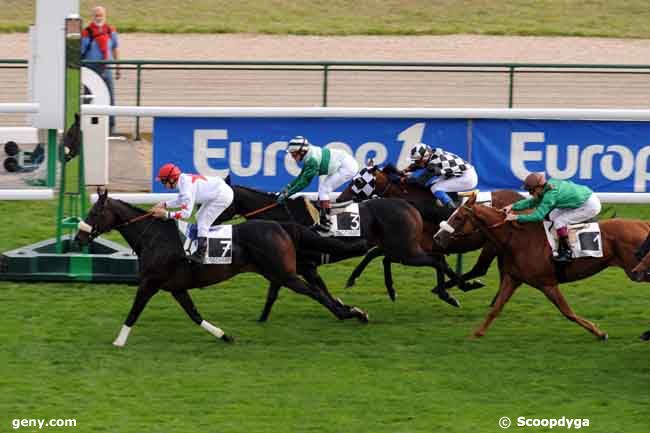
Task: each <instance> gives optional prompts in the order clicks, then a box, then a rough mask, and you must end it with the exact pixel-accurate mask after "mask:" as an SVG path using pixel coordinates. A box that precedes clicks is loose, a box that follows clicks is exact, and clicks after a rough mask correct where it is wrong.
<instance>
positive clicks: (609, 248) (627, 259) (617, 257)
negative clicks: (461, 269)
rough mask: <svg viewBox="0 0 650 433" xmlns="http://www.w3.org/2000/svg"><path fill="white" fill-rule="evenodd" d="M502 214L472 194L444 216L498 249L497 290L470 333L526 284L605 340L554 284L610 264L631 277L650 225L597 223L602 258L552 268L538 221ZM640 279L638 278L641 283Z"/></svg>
mask: <svg viewBox="0 0 650 433" xmlns="http://www.w3.org/2000/svg"><path fill="white" fill-rule="evenodd" d="M505 215H506V214H505V212H503V211H501V210H499V209H494V208H490V207H487V206H482V205H478V204H476V197H475V196H474V197H472V198H471V199H470V200H469V201H468V202H467V203H466V204H465V205H464V206H461V207H460V208H458V209H457V210H456V211H455V212H454V213H453V215H452V216H451V217H450V218H449V220H448V224H449V225H450V226H451V227H453V229H454V230H455V232H456V233H458V232H460V233H470V232H473V231H475V230H476V229H478V230H480V231H482V232H483V233H484V234H485V236H487V237H488V238H489V239H490V240H491V241H492V242H493V243H494V244H496V245H497V246H498V247H499V250H500V251H501V252H502V259H503V263H502V266H501V267H500V273H501V285H500V288H499V293H498V295H497V299H496V302H495V304H494V306H493V307H492V309H491V310H490V312H489V313H488V315H487V318H486V319H485V321H484V322H483V324H481V326H480V327H479V328H478V329H477V330H476V331H475V332H474V336H476V337H481V336H483V335H484V334H485V332H486V331H487V328H488V327H489V326H490V324H491V323H492V321H493V320H494V319H495V318H496V317H497V316H498V315H499V313H500V312H501V310H502V309H503V306H504V305H505V304H506V302H508V300H509V299H510V297H511V296H512V294H513V293H514V291H515V290H516V289H517V288H518V287H519V286H520V285H521V284H522V283H526V284H529V285H531V286H533V287H535V288H536V289H538V290H540V291H542V292H543V293H544V295H546V297H547V298H548V299H549V300H550V301H551V302H552V303H553V304H554V305H555V306H556V307H557V308H558V309H559V310H560V311H561V312H562V314H563V315H564V316H565V317H566V318H567V319H569V320H571V321H573V322H576V323H578V324H579V325H580V326H582V327H584V328H585V329H587V330H588V331H589V332H591V333H593V334H594V335H596V336H597V337H599V338H601V339H607V334H606V333H605V332H603V331H601V330H600V329H598V328H597V327H596V325H594V324H593V323H591V322H590V321H588V320H586V319H584V318H582V317H580V316H578V315H576V314H575V313H574V312H573V310H572V309H571V307H569V304H568V303H567V301H566V300H565V299H564V296H563V295H562V293H561V292H560V289H559V284H560V283H563V282H569V281H576V280H581V279H583V278H587V277H590V276H592V275H595V274H597V273H598V272H600V271H602V270H603V269H605V268H607V267H610V266H618V267H621V268H623V270H624V271H625V272H626V274H627V275H628V276H630V277H632V269H633V268H634V266H635V265H636V263H637V259H636V257H635V255H634V253H635V251H637V249H638V248H639V246H640V245H641V244H642V243H643V241H644V240H645V239H646V237H647V236H648V234H649V233H650V224H649V223H647V222H644V221H638V220H622V219H611V220H606V221H602V222H600V230H601V242H602V247H603V257H601V258H591V257H589V258H580V259H575V260H574V261H573V262H571V263H569V264H567V265H566V266H564V267H562V268H556V267H555V265H554V263H553V261H552V251H551V248H550V246H549V245H548V242H547V239H546V233H545V231H544V227H543V225H542V224H517V223H507V222H506V221H505ZM448 238H449V236H446V235H444V233H443V231H442V230H441V231H439V232H438V233H437V234H436V237H435V239H436V240H439V241H440V242H441V243H442V247H443V248H444V247H445V245H444V244H445V243H446V239H448ZM646 278H647V277H644V280H646V281H647V279H646Z"/></svg>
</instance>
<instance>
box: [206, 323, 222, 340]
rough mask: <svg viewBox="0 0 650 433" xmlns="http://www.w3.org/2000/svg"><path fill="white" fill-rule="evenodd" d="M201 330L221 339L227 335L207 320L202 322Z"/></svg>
mask: <svg viewBox="0 0 650 433" xmlns="http://www.w3.org/2000/svg"><path fill="white" fill-rule="evenodd" d="M201 328H203V329H205V330H206V331H208V332H209V333H210V334H212V335H214V336H215V337H217V338H221V337H223V335H224V334H225V332H223V331H222V330H221V329H219V328H217V327H216V326H214V325H213V324H212V323H210V322H208V321H207V320H204V321H202V322H201Z"/></svg>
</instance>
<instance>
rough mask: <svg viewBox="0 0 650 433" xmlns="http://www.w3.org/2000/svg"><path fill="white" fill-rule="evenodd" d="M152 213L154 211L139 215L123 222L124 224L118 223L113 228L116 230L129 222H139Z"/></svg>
mask: <svg viewBox="0 0 650 433" xmlns="http://www.w3.org/2000/svg"><path fill="white" fill-rule="evenodd" d="M152 215H153V212H147V213H146V214H143V215H138V216H137V217H133V218H131V219H130V220H128V221H125V222H123V223H122V224H118V225H116V226H115V227H113V228H112V229H111V230H116V229H119V228H122V227H125V226H128V225H129V224H133V223H137V222H138V221H141V220H143V219H146V218H149V217H150V216H152Z"/></svg>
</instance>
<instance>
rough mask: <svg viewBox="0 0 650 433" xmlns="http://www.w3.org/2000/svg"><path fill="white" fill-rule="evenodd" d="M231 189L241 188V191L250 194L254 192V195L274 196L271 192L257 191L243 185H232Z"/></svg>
mask: <svg viewBox="0 0 650 433" xmlns="http://www.w3.org/2000/svg"><path fill="white" fill-rule="evenodd" d="M233 188H241V189H243V190H246V191H250V192H254V193H256V194H263V195H269V196H271V195H275V194H273V193H272V192H267V191H261V190H259V189H255V188H253V187H250V186H244V185H233Z"/></svg>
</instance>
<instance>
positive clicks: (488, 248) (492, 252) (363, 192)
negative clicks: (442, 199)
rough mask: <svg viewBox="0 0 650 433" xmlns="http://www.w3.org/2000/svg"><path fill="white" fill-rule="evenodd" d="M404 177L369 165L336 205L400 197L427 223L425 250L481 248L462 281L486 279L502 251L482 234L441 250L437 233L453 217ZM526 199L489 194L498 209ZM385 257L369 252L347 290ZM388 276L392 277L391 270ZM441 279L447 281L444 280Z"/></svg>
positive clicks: (515, 194) (447, 286)
mask: <svg viewBox="0 0 650 433" xmlns="http://www.w3.org/2000/svg"><path fill="white" fill-rule="evenodd" d="M401 176H402V173H401V172H400V171H399V170H397V168H396V167H395V166H393V165H392V164H387V165H386V166H384V167H383V168H380V167H379V166H377V165H374V164H372V163H370V164H369V165H368V166H367V167H365V168H363V169H361V171H360V172H359V174H358V175H357V176H355V178H354V179H353V180H352V181H351V182H350V184H349V185H348V186H347V187H346V188H345V189H344V190H343V191H342V192H341V194H340V195H339V197H338V198H337V201H348V200H355V201H359V200H365V199H368V198H370V197H373V196H377V197H400V198H403V199H405V200H408V201H409V203H411V204H412V205H413V206H415V207H416V208H417V209H418V210H419V211H420V213H421V214H422V218H423V220H424V223H425V224H424V231H425V238H424V242H425V244H424V248H425V249H426V250H428V251H431V252H432V253H439V254H462V253H467V252H470V251H474V250H478V249H481V248H482V250H481V254H480V256H479V258H478V260H477V262H476V263H475V264H474V266H473V267H472V269H471V270H470V271H469V272H467V273H465V274H463V275H462V276H461V279H462V280H463V281H469V280H472V279H474V278H478V277H482V276H483V275H485V274H486V273H487V271H488V269H489V268H490V265H491V264H492V262H493V261H494V259H495V258H496V257H497V256H498V253H499V250H498V248H497V246H496V245H494V244H492V243H491V242H489V241H488V238H486V236H485V235H484V234H483V233H481V232H480V231H479V230H476V231H474V232H471V233H465V234H462V235H460V234H457V235H455V236H453V241H452V242H450V243H449V245H448V246H447V247H446V248H440V246H439V245H437V244H436V243H434V242H433V235H434V234H435V233H436V232H437V231H438V228H439V225H440V223H441V222H443V221H445V220H447V218H448V217H449V216H450V215H451V212H450V211H449V210H448V209H447V208H443V207H441V206H436V205H435V204H434V203H435V200H434V198H433V197H432V196H431V192H430V191H429V190H428V189H426V188H423V187H422V186H420V185H419V184H416V183H402V182H400V178H401ZM523 198H524V197H523V196H522V195H521V194H519V193H518V192H516V191H510V190H498V191H493V192H492V193H491V194H490V202H491V205H492V206H494V207H497V208H502V207H505V206H507V205H509V204H512V203H514V202H516V201H518V200H521V199H523ZM382 254H383V251H381V250H380V249H378V248H376V249H374V250H371V251H369V252H368V253H367V254H366V256H365V257H364V258H363V260H362V261H361V262H360V263H359V264H358V265H357V267H356V268H355V269H354V270H353V271H352V274H351V275H350V277H349V278H348V281H347V284H346V287H352V286H353V285H354V284H355V281H356V279H357V278H359V276H360V275H361V274H362V273H363V271H364V269H365V268H366V266H368V264H369V263H370V262H371V261H372V260H373V259H375V258H376V257H379V256H381V255H382ZM386 266H388V268H390V263H386V261H384V267H386ZM387 275H390V270H389V271H388V273H387ZM438 278H441V277H440V276H439V277H438ZM442 278H443V279H444V277H442ZM391 283H392V281H389V282H388V283H387V287H388V285H389V284H390V285H391V288H390V289H389V295H390V292H391V291H392V292H393V293H394V292H395V289H394V288H393V287H392V284H391ZM454 285H455V281H454V280H450V281H448V282H447V283H445V284H444V286H443V287H444V289H445V290H446V289H450V288H451V287H453V286H454ZM480 287H483V284H482V283H480V282H472V283H466V285H465V286H461V289H465V291H467V290H474V289H477V288H480ZM434 290H435V289H434ZM391 298H393V297H391Z"/></svg>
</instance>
